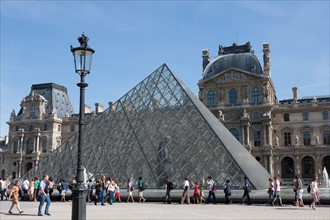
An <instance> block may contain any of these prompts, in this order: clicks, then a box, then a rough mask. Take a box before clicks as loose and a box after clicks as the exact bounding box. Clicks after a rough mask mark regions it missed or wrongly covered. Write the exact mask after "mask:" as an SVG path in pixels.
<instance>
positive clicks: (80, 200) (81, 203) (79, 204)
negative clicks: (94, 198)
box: [71, 184, 87, 220]
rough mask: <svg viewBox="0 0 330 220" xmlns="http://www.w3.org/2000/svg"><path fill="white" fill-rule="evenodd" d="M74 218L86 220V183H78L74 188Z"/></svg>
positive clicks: (75, 219) (73, 219) (72, 217)
mask: <svg viewBox="0 0 330 220" xmlns="http://www.w3.org/2000/svg"><path fill="white" fill-rule="evenodd" d="M72 193H73V196H72V216H71V219H72V220H86V195H87V188H86V187H85V185H83V184H82V185H78V186H77V187H75V188H73V189H72Z"/></svg>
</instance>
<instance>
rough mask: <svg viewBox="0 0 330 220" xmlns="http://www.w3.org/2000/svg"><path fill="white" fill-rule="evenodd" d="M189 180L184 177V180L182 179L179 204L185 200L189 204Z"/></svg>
mask: <svg viewBox="0 0 330 220" xmlns="http://www.w3.org/2000/svg"><path fill="white" fill-rule="evenodd" d="M189 187H190V186H189V180H188V178H187V177H186V178H185V181H184V185H183V194H182V197H181V204H183V203H184V202H185V200H186V201H187V204H190V196H189Z"/></svg>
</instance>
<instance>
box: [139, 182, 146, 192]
mask: <svg viewBox="0 0 330 220" xmlns="http://www.w3.org/2000/svg"><path fill="white" fill-rule="evenodd" d="M140 188H141V191H143V190H145V187H144V183H143V182H142V184H141V187H140Z"/></svg>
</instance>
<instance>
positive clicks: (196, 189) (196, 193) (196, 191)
mask: <svg viewBox="0 0 330 220" xmlns="http://www.w3.org/2000/svg"><path fill="white" fill-rule="evenodd" d="M191 185H192V187H193V189H194V194H193V202H194V203H195V204H198V203H199V197H200V196H199V186H198V182H195V183H194V182H193V181H191Z"/></svg>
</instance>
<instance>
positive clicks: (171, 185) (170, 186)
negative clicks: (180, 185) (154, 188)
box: [167, 181, 174, 190]
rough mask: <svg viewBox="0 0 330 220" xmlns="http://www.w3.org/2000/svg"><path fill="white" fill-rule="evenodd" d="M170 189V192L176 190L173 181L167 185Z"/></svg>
mask: <svg viewBox="0 0 330 220" xmlns="http://www.w3.org/2000/svg"><path fill="white" fill-rule="evenodd" d="M167 186H168V188H169V189H170V190H172V189H174V185H173V182H172V181H169V182H168V184H167Z"/></svg>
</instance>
